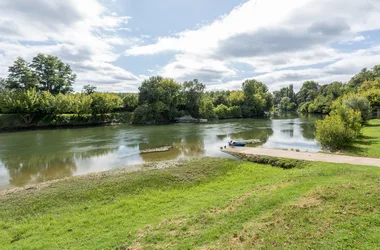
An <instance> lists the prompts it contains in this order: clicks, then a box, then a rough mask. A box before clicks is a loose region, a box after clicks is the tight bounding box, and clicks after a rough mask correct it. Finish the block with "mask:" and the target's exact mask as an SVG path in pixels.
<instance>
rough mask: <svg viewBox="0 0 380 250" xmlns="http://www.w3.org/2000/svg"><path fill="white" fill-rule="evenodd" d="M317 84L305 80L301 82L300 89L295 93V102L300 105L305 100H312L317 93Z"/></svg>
mask: <svg viewBox="0 0 380 250" xmlns="http://www.w3.org/2000/svg"><path fill="white" fill-rule="evenodd" d="M319 87H320V86H319V84H318V83H317V82H314V81H306V82H304V83H303V84H302V87H301V89H300V91H299V92H298V93H297V103H298V105H302V104H303V103H305V102H312V101H314V99H315V98H316V97H317V95H318V91H319Z"/></svg>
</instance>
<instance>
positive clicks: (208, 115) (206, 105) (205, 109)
mask: <svg viewBox="0 0 380 250" xmlns="http://www.w3.org/2000/svg"><path fill="white" fill-rule="evenodd" d="M199 114H200V116H201V117H202V118H205V119H215V118H216V114H215V112H214V104H213V103H212V101H211V100H210V99H203V100H201V104H200V107H199Z"/></svg>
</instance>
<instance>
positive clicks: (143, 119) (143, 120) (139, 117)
mask: <svg viewBox="0 0 380 250" xmlns="http://www.w3.org/2000/svg"><path fill="white" fill-rule="evenodd" d="M153 121H154V115H153V113H152V109H151V108H150V107H149V106H148V105H147V104H143V105H140V106H138V107H137V108H136V109H135V111H134V112H133V119H132V122H133V123H134V124H149V123H152V122H153Z"/></svg>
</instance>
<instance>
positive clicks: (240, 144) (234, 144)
mask: <svg viewBox="0 0 380 250" xmlns="http://www.w3.org/2000/svg"><path fill="white" fill-rule="evenodd" d="M228 145H230V146H231V147H245V145H246V143H245V142H239V141H236V142H235V141H230V142H228Z"/></svg>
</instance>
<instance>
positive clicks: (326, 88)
mask: <svg viewBox="0 0 380 250" xmlns="http://www.w3.org/2000/svg"><path fill="white" fill-rule="evenodd" d="M379 77H380V65H377V66H375V67H373V69H372V70H367V69H363V70H362V71H361V72H360V73H359V74H357V75H355V76H354V77H352V78H351V80H350V81H349V82H347V83H346V84H343V83H341V82H332V83H330V84H326V85H320V84H319V83H317V82H315V81H306V82H304V83H303V85H302V87H301V89H300V90H299V91H298V93H295V92H294V90H293V85H290V86H289V87H286V88H282V89H280V90H278V91H274V92H273V96H274V106H275V108H276V109H278V110H280V111H296V110H298V111H300V112H303V113H320V114H329V113H330V112H331V111H332V109H333V103H334V101H335V100H337V99H338V98H340V97H342V96H344V95H347V94H349V93H359V94H360V95H362V96H364V97H368V96H371V93H370V91H369V89H371V88H372V87H373V86H375V85H376V84H378V81H379V80H378V79H379ZM371 91H373V88H372V89H371ZM372 96H373V94H372ZM372 99H373V97H372Z"/></svg>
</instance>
